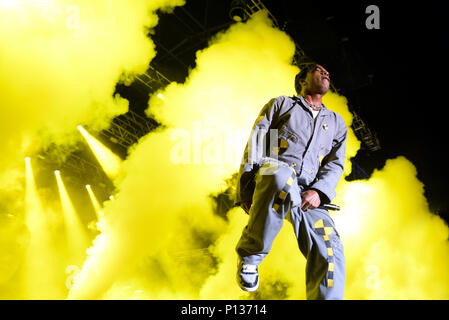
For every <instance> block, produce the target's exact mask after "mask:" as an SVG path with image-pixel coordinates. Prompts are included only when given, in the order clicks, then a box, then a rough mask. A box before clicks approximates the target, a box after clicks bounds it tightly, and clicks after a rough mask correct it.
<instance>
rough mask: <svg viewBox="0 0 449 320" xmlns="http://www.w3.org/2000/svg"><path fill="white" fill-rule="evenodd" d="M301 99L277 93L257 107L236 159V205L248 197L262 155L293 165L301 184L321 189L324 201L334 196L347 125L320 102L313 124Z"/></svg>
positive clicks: (343, 155) (341, 168)
mask: <svg viewBox="0 0 449 320" xmlns="http://www.w3.org/2000/svg"><path fill="white" fill-rule="evenodd" d="M303 99H304V98H303V97H300V96H299V97H298V96H293V97H287V96H280V97H278V98H275V99H272V100H270V101H269V102H268V103H267V104H266V105H265V106H264V107H263V108H262V110H261V112H260V113H259V116H258V118H257V119H256V121H255V123H254V125H253V128H252V131H251V134H250V137H249V139H248V143H247V144H246V148H245V151H244V155H243V159H242V162H241V165H240V170H239V174H238V177H237V190H236V203H235V204H236V205H239V204H240V203H241V202H243V201H251V200H252V195H253V192H254V187H255V185H254V176H255V173H256V172H257V170H258V169H259V168H260V167H261V164H262V160H263V159H266V158H267V157H268V158H275V159H277V160H279V161H281V163H282V162H283V163H286V164H288V165H289V166H291V167H292V168H294V169H295V171H296V173H297V178H298V184H299V185H300V186H301V187H302V189H316V190H318V191H321V194H320V195H321V197H322V199H321V200H322V201H323V202H324V203H329V202H330V201H332V199H333V198H334V197H335V195H336V194H335V188H336V186H337V183H338V181H339V179H340V178H341V176H342V174H343V168H344V161H345V149H346V138H347V132H348V130H347V127H346V124H345V122H344V120H343V118H342V117H341V116H340V115H339V114H337V113H336V112H333V111H331V110H329V109H327V108H326V107H325V106H324V105H323V107H322V108H321V110H320V112H319V113H318V116H317V118H316V120H315V121H316V122H315V125H314V118H313V115H312V112H311V111H310V109H309V108H308V107H307V106H306V104H305V103H304V100H303ZM323 195H324V196H325V197H323ZM323 198H324V199H323Z"/></svg>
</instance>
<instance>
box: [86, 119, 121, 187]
mask: <svg viewBox="0 0 449 320" xmlns="http://www.w3.org/2000/svg"><path fill="white" fill-rule="evenodd" d="M77 128H78V130H79V131H80V132H81V134H82V135H83V137H84V138H85V139H86V142H87V144H88V145H89V147H90V149H91V150H92V152H93V153H94V155H95V157H96V158H97V160H98V162H99V163H100V165H101V167H102V168H103V170H104V171H105V172H106V174H107V175H108V176H109V177H110V178H111V179H113V178H114V177H115V176H116V175H117V174H118V172H119V170H120V166H121V163H122V160H121V159H120V157H118V156H117V155H116V154H114V153H113V152H112V151H111V150H109V149H108V148H107V147H106V146H104V145H103V144H102V143H100V142H99V141H98V140H97V139H95V138H94V137H93V136H92V135H90V134H89V133H88V132H87V131H86V130H85V129H84V128H83V126H81V125H79V126H78V127H77Z"/></svg>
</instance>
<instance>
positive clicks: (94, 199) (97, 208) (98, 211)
mask: <svg viewBox="0 0 449 320" xmlns="http://www.w3.org/2000/svg"><path fill="white" fill-rule="evenodd" d="M86 189H87V192H88V193H89V197H90V200H91V201H92V205H93V206H94V208H95V213H96V214H97V219H99V218H100V217H101V216H102V213H101V205H100V202H99V201H98V200H97V197H95V195H94V192H93V191H92V188H91V186H90V185H89V184H88V185H86Z"/></svg>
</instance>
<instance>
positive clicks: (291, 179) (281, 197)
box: [273, 169, 296, 214]
mask: <svg viewBox="0 0 449 320" xmlns="http://www.w3.org/2000/svg"><path fill="white" fill-rule="evenodd" d="M295 178H296V172H295V170H294V169H293V173H292V175H291V176H290V177H289V178H288V180H287V182H286V183H285V185H284V187H283V188H282V190H281V191H279V194H278V195H277V197H276V199H274V202H273V210H274V211H276V212H277V213H279V214H282V212H280V211H279V208H280V207H281V205H282V204H283V203H284V200H285V197H286V196H287V193H288V192H289V191H290V188H291V186H292V184H293V182H294V181H295Z"/></svg>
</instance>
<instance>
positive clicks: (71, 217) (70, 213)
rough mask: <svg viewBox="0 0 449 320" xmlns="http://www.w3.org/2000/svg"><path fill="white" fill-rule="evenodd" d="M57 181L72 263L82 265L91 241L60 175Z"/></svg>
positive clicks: (57, 176)
mask: <svg viewBox="0 0 449 320" xmlns="http://www.w3.org/2000/svg"><path fill="white" fill-rule="evenodd" d="M55 173H56V172H55ZM56 181H57V182H58V189H59V195H60V198H61V207H62V213H63V215H64V222H65V226H66V232H67V240H68V246H69V253H70V262H71V263H72V264H80V263H82V261H83V260H84V258H85V252H86V249H87V247H88V245H89V240H88V237H87V234H86V232H85V230H84V227H83V225H82V223H81V220H80V218H79V216H78V214H77V213H76V211H75V208H74V207H73V204H72V201H71V200H70V197H69V195H68V193H67V190H66V188H65V186H64V183H63V181H62V178H61V175H60V174H56Z"/></svg>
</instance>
